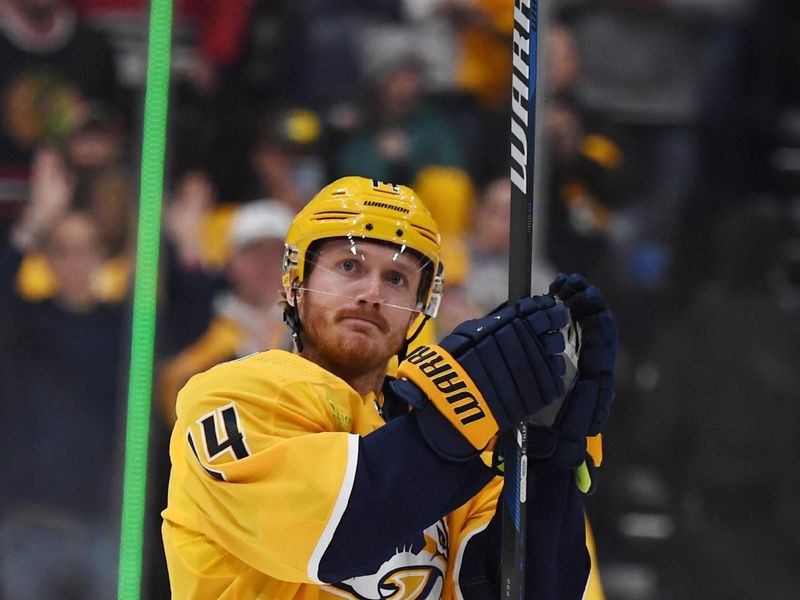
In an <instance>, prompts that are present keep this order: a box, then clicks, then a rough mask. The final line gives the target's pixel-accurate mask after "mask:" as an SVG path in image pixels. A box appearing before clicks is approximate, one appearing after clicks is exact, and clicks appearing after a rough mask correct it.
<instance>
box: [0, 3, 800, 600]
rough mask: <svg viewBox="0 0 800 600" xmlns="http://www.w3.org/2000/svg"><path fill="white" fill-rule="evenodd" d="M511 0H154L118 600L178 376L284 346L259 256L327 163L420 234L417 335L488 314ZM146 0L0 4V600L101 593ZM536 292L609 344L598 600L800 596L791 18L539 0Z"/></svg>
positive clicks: (718, 8) (504, 245)
mask: <svg viewBox="0 0 800 600" xmlns="http://www.w3.org/2000/svg"><path fill="white" fill-rule="evenodd" d="M513 5H514V3H513V2H511V1H510V0H373V1H372V2H369V3H366V2H356V1H355V0H292V1H289V0H225V1H224V2H223V1H222V0H176V2H175V26H174V31H173V71H172V79H171V94H170V107H169V125H168V156H167V172H166V183H167V184H166V190H165V197H164V212H163V230H162V240H163V242H162V253H161V256H162V260H161V265H160V286H159V313H158V327H157V340H156V364H155V376H156V380H155V381H156V384H155V387H154V399H153V408H154V410H153V420H152V425H153V427H152V434H151V452H150V456H151V469H150V479H149V488H148V512H149V516H148V520H147V532H146V547H145V550H146V554H145V573H144V578H145V579H144V582H145V591H144V593H143V594H144V595H143V597H145V598H148V599H150V598H152V599H154V600H159V599H162V598H168V597H169V592H168V584H167V581H166V570H165V567H164V563H163V555H162V551H161V548H160V538H159V532H158V528H159V524H160V518H159V511H160V509H161V508H162V507H163V505H164V502H165V496H166V490H165V482H166V476H167V472H168V457H167V452H166V447H167V441H168V436H169V430H170V427H171V424H172V422H173V420H174V418H175V416H174V415H175V413H174V402H175V397H176V395H177V391H178V390H179V389H180V387H181V386H182V385H183V384H184V383H185V382H186V381H187V380H188V379H189V378H190V377H191V376H192V375H193V374H195V373H197V372H200V371H202V370H205V369H207V368H209V367H210V366H212V365H214V364H216V363H218V362H222V361H225V360H229V359H232V358H236V357H240V356H244V355H247V354H249V353H251V352H254V351H258V350H261V349H266V348H287V349H288V348H291V339H290V338H289V337H288V335H287V332H288V330H287V329H286V327H285V325H284V324H283V323H282V318H281V310H280V308H279V306H278V303H277V301H278V299H279V296H278V288H279V285H280V273H281V266H282V252H283V244H282V239H283V236H284V234H285V232H286V229H287V228H288V225H289V223H290V221H291V219H292V216H293V215H294V213H295V212H296V211H297V210H298V209H299V208H300V207H302V206H303V205H304V204H305V203H306V202H307V201H308V200H309V199H310V197H311V196H312V195H313V193H314V192H315V191H317V190H318V189H319V188H320V187H321V186H322V185H324V184H325V183H326V182H327V181H329V180H331V179H332V178H334V177H338V176H343V175H355V174H357V175H363V176H366V177H371V178H374V179H378V180H383V181H391V182H394V183H399V184H406V185H410V186H412V187H413V188H414V189H415V190H416V191H417V192H418V193H419V194H420V196H421V197H422V198H423V199H424V200H425V202H426V203H427V204H428V205H429V207H430V209H431V211H432V212H433V213H434V216H435V217H436V219H437V221H438V222H439V224H440V228H441V230H442V233H443V236H444V240H443V242H444V247H443V254H444V257H443V258H444V264H445V280H446V288H445V290H446V291H445V294H444V299H443V305H442V309H441V313H440V316H439V317H438V318H437V320H436V322H435V324H434V326H435V331H433V332H432V333H431V335H436V334H437V332H438V333H439V334H444V333H447V332H448V331H449V330H450V328H451V327H452V326H454V325H455V324H457V323H458V322H460V321H462V320H464V319H466V318H471V317H474V316H477V315H479V314H482V313H485V312H487V311H489V310H491V309H493V308H495V307H496V306H497V305H499V304H500V303H501V302H503V301H504V299H505V296H506V291H507V289H506V286H507V273H506V272H507V252H508V224H509V201H510V186H509V182H508V168H509V166H508V153H509V152H508V147H509V143H510V142H509V127H510V113H509V110H510V102H509V96H510V86H511V84H510V81H511V41H510V40H511V35H512V29H513V9H514V6H513ZM148 9H149V3H147V2H143V1H141V0H0V277H2V279H0V350H1V351H2V354H0V356H2V359H1V360H0V407H1V408H0V410H2V417H3V418H2V419H0V428H2V431H0V445H2V448H0V463H1V464H0V600H12V599H13V600H25V599H27V598H31V599H34V598H35V599H41V598H58V599H61V598H65V599H70V598H97V599H103V598H111V597H112V596H113V595H114V593H115V592H114V590H115V585H116V576H115V573H116V567H117V554H116V552H117V545H118V529H119V511H120V491H121V480H120V478H121V464H122V443H123V440H122V436H121V432H122V429H123V424H124V419H125V408H126V398H125V391H126V390H127V367H128V352H129V350H128V346H129V339H130V338H129V325H130V323H129V320H130V319H129V312H130V311H129V305H130V300H131V294H132V285H131V283H132V276H133V268H132V267H133V257H134V254H135V243H134V242H135V235H134V234H135V230H136V216H137V202H138V197H137V193H138V181H137V177H138V171H139V153H140V141H141V136H140V133H139V132H140V130H141V122H142V116H141V115H142V102H143V90H144V85H145V65H146V44H147V19H148ZM540 10H541V11H542V12H541V13H540V28H541V29H540V40H541V45H540V65H542V68H541V69H540V71H541V72H540V82H541V86H540V95H541V98H540V109H539V113H538V114H537V120H538V122H539V128H540V135H539V136H538V138H537V145H536V151H537V152H540V153H541V155H542V157H543V159H542V161H541V168H540V169H538V170H537V173H536V187H537V192H536V197H537V201H536V204H535V207H534V220H535V221H536V222H537V224H541V225H540V226H537V229H536V231H537V240H536V246H537V252H536V258H535V264H534V267H533V280H534V289H535V290H536V291H539V292H543V291H545V290H546V286H547V283H548V282H549V281H550V279H551V278H552V277H553V275H554V274H555V273H557V272H558V271H565V272H574V271H577V272H581V273H583V274H584V275H586V276H587V277H588V278H590V279H591V280H592V281H596V282H599V284H600V287H601V289H602V291H603V293H604V295H605V296H606V297H607V299H608V301H609V304H610V306H611V307H612V308H613V310H614V312H615V315H616V317H617V321H618V323H619V326H620V333H621V342H622V347H621V356H620V358H621V360H620V363H621V367H620V372H619V375H618V380H619V385H618V392H617V398H616V401H615V406H614V418H613V419H612V423H611V425H610V427H609V431H608V434H607V436H606V438H607V439H606V456H607V461H606V465H605V466H604V469H603V474H602V478H601V482H600V486H599V487H600V492H599V493H598V494H597V495H595V496H592V497H589V498H587V510H588V513H589V517H590V519H591V521H592V523H593V526H594V529H595V533H596V537H597V547H598V550H597V553H598V557H599V561H600V567H601V576H602V577H603V580H604V584H605V591H606V596H607V597H608V598H609V600H628V599H632V598H637V599H639V600H668V599H678V600H682V599H694V598H696V597H697V593H698V591H697V590H698V586H701V587H702V589H703V592H702V594H703V597H704V598H707V599H709V600H717V599H719V600H722V599H725V600H739V599H742V600H744V599H747V600H753V599H761V598H776V597H791V596H792V595H794V594H796V593H797V591H796V590H797V587H798V584H800V558H799V557H800V508H799V507H800V503H798V501H797V498H798V497H799V496H800V471H798V469H797V466H796V465H797V463H798V461H800V402H798V401H797V400H798V397H800V371H798V369H797V365H798V364H800V35H798V31H800V4H798V3H797V2H795V1H794V0H760V1H758V2H756V1H754V0H552V1H550V2H542V3H540Z"/></svg>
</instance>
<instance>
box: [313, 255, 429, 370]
mask: <svg viewBox="0 0 800 600" xmlns="http://www.w3.org/2000/svg"><path fill="white" fill-rule="evenodd" d="M420 279H421V266H420V261H419V260H418V258H417V257H416V256H414V255H412V254H409V253H404V252H402V251H400V248H398V247H395V246H386V245H383V244H377V243H373V242H360V243H358V244H354V243H351V242H350V241H348V240H330V241H327V242H323V243H322V244H321V245H320V246H319V248H318V251H317V253H316V256H315V257H314V260H313V267H312V269H311V273H310V274H309V275H308V276H307V277H306V281H305V282H304V285H303V287H302V289H301V290H300V292H299V294H300V296H299V299H298V300H299V309H300V318H301V321H302V323H303V343H304V345H305V347H306V349H307V351H308V352H309V353H310V354H312V355H315V356H320V357H322V361H323V362H324V363H327V365H330V366H331V367H333V368H334V369H335V372H337V374H346V375H350V374H359V373H368V372H370V371H372V370H375V369H385V368H386V363H387V361H388V360H389V358H390V357H391V356H393V355H394V354H396V353H397V352H398V350H399V349H400V348H401V346H402V344H403V341H404V340H405V337H406V335H407V332H408V328H409V326H410V324H411V321H412V320H413V319H414V317H416V316H417V314H418V310H419V306H418V303H417V289H418V288H419V285H420Z"/></svg>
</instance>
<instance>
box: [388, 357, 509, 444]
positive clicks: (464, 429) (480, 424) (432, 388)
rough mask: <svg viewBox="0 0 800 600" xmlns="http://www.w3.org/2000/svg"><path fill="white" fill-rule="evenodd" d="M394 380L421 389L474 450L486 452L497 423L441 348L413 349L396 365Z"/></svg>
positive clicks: (470, 380)
mask: <svg viewBox="0 0 800 600" xmlns="http://www.w3.org/2000/svg"><path fill="white" fill-rule="evenodd" d="M397 377H405V378H407V379H408V380H410V381H411V382H412V383H414V385H416V386H417V387H418V388H419V389H421V390H422V392H423V393H424V394H425V396H427V397H428V400H429V401H430V402H431V403H432V404H433V405H434V406H435V407H436V410H438V412H439V414H440V415H441V416H442V417H443V418H444V419H446V420H447V421H448V422H449V423H450V425H451V426H452V427H453V428H455V430H456V431H457V432H458V433H459V434H461V435H462V436H463V437H464V438H465V439H466V440H467V441H468V442H469V443H470V444H471V445H472V447H473V448H474V449H475V450H479V451H480V450H483V449H484V448H486V447H487V446H488V445H489V443H490V442H491V440H492V438H494V436H495V435H497V432H498V429H499V427H498V425H497V421H496V420H495V418H494V416H493V415H492V411H491V410H490V409H489V405H488V404H487V403H486V400H485V399H484V397H483V395H482V394H481V392H480V390H479V389H478V386H476V385H475V383H474V382H473V381H472V378H471V377H470V376H469V374H468V373H467V372H466V371H465V370H464V369H463V368H462V366H461V365H460V364H458V362H457V361H456V359H454V358H453V357H452V356H451V355H450V353H449V352H448V351H447V350H445V349H444V348H442V347H440V346H436V345H431V346H420V347H418V348H416V349H415V350H414V351H413V352H412V353H411V354H409V355H408V357H407V358H406V360H404V361H403V362H402V363H400V366H399V368H398V369H397Z"/></svg>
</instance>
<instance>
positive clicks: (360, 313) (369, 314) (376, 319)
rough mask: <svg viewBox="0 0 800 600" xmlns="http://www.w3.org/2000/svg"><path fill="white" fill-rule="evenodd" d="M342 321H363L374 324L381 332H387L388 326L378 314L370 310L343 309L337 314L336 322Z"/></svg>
mask: <svg viewBox="0 0 800 600" xmlns="http://www.w3.org/2000/svg"><path fill="white" fill-rule="evenodd" d="M342 319H364V320H366V321H370V322H371V323H374V324H375V325H376V326H377V327H378V329H380V330H381V331H383V332H386V331H388V330H389V324H388V323H387V322H386V319H384V318H383V317H382V316H381V315H380V314H378V313H377V312H375V311H373V310H370V309H360V310H359V309H356V310H354V309H345V310H342V311H341V312H340V313H339V318H338V320H342Z"/></svg>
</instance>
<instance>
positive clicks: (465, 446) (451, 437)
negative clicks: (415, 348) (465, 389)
mask: <svg viewBox="0 0 800 600" xmlns="http://www.w3.org/2000/svg"><path fill="white" fill-rule="evenodd" d="M389 394H391V395H392V396H394V397H395V398H397V399H399V400H401V401H403V402H405V403H407V404H408V405H410V406H412V407H414V410H412V411H411V413H410V416H411V417H412V418H413V419H414V420H415V422H416V423H417V428H418V429H419V431H420V433H421V434H422V437H423V439H424V440H425V442H426V443H427V444H428V446H430V448H431V449H432V450H433V451H434V452H436V454H438V455H439V456H441V457H442V458H444V459H445V460H449V461H453V462H464V461H467V460H470V459H471V458H473V457H475V456H477V455H478V451H477V450H476V449H475V448H474V447H473V446H472V444H470V443H469V442H468V441H467V440H466V438H465V437H464V436H463V435H461V434H460V433H459V432H458V431H456V430H455V429H453V426H452V425H451V424H450V423H449V422H448V421H447V419H445V418H444V416H442V414H441V413H440V412H439V411H438V410H436V408H434V407H433V406H431V403H430V401H429V400H428V398H427V397H425V395H424V394H423V392H422V390H420V389H419V388H418V387H417V386H416V385H415V384H414V383H412V382H411V381H407V380H404V379H398V380H395V381H392V382H391V383H390V384H389V385H388V386H387V387H386V388H385V389H384V397H387V396H388V395H389Z"/></svg>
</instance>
